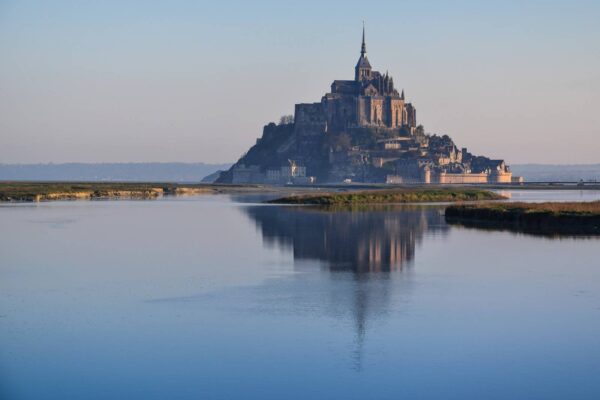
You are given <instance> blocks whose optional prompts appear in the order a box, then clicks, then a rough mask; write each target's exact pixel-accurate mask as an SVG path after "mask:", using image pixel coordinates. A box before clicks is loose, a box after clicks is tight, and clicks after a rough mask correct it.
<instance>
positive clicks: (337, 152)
mask: <svg viewBox="0 0 600 400" xmlns="http://www.w3.org/2000/svg"><path fill="white" fill-rule="evenodd" d="M521 180H522V179H521V178H519V177H514V178H513V177H512V173H511V172H510V170H509V167H508V166H507V165H506V164H505V162H504V160H492V159H490V158H487V157H484V156H477V155H474V154H472V153H470V152H469V151H468V150H467V148H466V147H463V148H458V147H457V145H456V144H455V143H454V141H453V140H452V139H451V138H450V137H449V136H448V135H436V134H429V133H426V131H425V128H424V127H423V125H421V124H419V123H418V122H417V110H416V107H415V106H414V105H413V104H412V103H411V102H409V101H408V100H407V98H406V96H405V94H404V90H400V91H399V89H398V88H397V87H396V86H395V84H394V79H393V78H392V76H390V75H389V74H388V72H385V73H382V72H380V71H376V70H374V69H373V67H372V66H371V63H370V61H369V59H368V57H367V45H366V41H365V30H364V28H363V32H362V44H361V48H360V57H359V58H358V62H357V63H356V66H355V67H354V79H352V80H334V81H333V83H332V84H331V90H330V92H328V93H326V94H325V95H324V96H323V97H322V98H321V101H320V102H318V103H304V104H296V106H295V112H294V115H293V116H288V117H282V119H281V121H280V123H279V124H275V123H270V124H268V125H266V126H265V127H264V129H263V134H262V137H261V138H259V139H258V140H257V141H256V144H255V145H254V146H252V147H251V148H250V149H249V150H248V152H247V153H246V154H244V155H243V156H242V157H241V158H240V159H239V160H238V161H237V162H236V163H235V164H234V165H233V166H232V167H231V168H230V169H229V170H228V171H226V172H223V173H221V175H220V177H219V178H218V182H219V183H270V184H290V183H292V184H307V183H339V182H364V183H390V184H403V183H426V184H428V183H441V184H446V183H460V184H465V183H478V184H485V183H511V181H517V182H519V181H521Z"/></svg>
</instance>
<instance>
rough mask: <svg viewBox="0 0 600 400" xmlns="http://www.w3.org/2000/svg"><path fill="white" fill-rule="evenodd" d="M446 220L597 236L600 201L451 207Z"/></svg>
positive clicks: (526, 231)
mask: <svg viewBox="0 0 600 400" xmlns="http://www.w3.org/2000/svg"><path fill="white" fill-rule="evenodd" d="M446 221H447V222H448V223H450V224H454V225H463V226H465V227H474V228H484V229H505V230H510V231H516V232H525V233H534V234H544V235H554V234H600V201H593V202H568V203H563V202H560V203H559V202H547V203H487V204H460V205H451V206H448V207H447V208H446Z"/></svg>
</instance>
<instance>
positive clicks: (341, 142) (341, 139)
mask: <svg viewBox="0 0 600 400" xmlns="http://www.w3.org/2000/svg"><path fill="white" fill-rule="evenodd" d="M331 147H333V149H334V150H335V151H347V150H350V148H351V147H352V139H351V138H350V136H349V135H348V134H347V133H340V134H339V135H334V136H332V137H331Z"/></svg>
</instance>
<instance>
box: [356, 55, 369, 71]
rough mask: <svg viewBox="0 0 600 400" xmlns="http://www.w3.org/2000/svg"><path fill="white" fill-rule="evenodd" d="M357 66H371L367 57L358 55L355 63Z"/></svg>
mask: <svg viewBox="0 0 600 400" xmlns="http://www.w3.org/2000/svg"><path fill="white" fill-rule="evenodd" d="M356 67H357V68H371V64H370V63H369V59H368V58H367V56H360V58H359V59H358V63H356Z"/></svg>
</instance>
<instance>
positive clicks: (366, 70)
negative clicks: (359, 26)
mask: <svg viewBox="0 0 600 400" xmlns="http://www.w3.org/2000/svg"><path fill="white" fill-rule="evenodd" d="M364 79H371V64H370V63H369V59H368V58H367V45H366V44H365V23H364V22H363V32H362V46H361V48H360V58H359V59H358V62H357V63H356V67H354V80H355V81H362V80H364Z"/></svg>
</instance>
